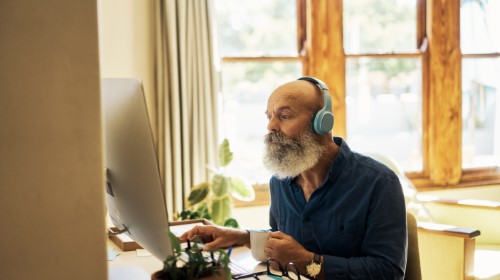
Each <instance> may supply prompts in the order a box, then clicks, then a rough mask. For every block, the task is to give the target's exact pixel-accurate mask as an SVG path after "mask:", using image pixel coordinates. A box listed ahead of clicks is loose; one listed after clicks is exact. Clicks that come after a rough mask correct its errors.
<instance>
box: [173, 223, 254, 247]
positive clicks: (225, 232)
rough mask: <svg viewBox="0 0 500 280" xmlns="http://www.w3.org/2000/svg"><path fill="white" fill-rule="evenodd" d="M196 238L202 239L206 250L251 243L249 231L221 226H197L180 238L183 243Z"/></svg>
mask: <svg viewBox="0 0 500 280" xmlns="http://www.w3.org/2000/svg"><path fill="white" fill-rule="evenodd" d="M196 238H200V239H201V240H202V241H203V243H205V246H204V248H205V249H218V248H226V247H229V246H233V245H248V244H249V243H250V237H249V236H248V232H247V231H244V230H238V229H233V228H228V227H221V226H195V227H194V228H192V229H191V230H189V231H187V232H185V233H184V234H182V235H181V236H179V239H180V240H181V241H182V242H184V241H186V240H187V239H189V240H195V239H196Z"/></svg>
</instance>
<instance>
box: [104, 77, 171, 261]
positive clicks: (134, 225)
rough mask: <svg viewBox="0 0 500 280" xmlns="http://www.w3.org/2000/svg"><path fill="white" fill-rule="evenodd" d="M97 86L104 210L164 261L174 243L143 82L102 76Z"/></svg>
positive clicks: (136, 240)
mask: <svg viewBox="0 0 500 280" xmlns="http://www.w3.org/2000/svg"><path fill="white" fill-rule="evenodd" d="M101 92H102V97H101V98H102V110H103V128H104V137H105V139H104V140H105V141H104V143H105V147H104V150H105V166H106V184H105V188H106V194H105V195H106V206H107V210H108V214H109V216H110V218H111V220H112V222H113V224H114V226H116V227H117V228H118V229H119V230H125V232H126V233H127V234H128V235H129V236H130V238H132V239H133V240H134V241H135V242H137V243H138V244H139V245H141V246H142V247H143V248H144V249H146V250H148V251H149V252H150V253H151V254H153V255H154V256H155V257H157V258H158V259H159V260H161V261H163V260H165V258H166V257H167V256H168V255H170V254H172V247H171V244H170V240H169V238H168V235H167V229H168V228H169V224H168V216H167V209H166V205H165V196H164V194H163V191H162V184H161V179H160V173H159V167H158V161H157V158H156V153H155V147H154V143H153V138H152V133H151V127H150V123H149V118H148V113H147V108H146V102H145V97H144V93H143V89H142V85H141V82H140V81H138V80H136V79H103V80H102V91H101Z"/></svg>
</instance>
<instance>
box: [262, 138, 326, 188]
mask: <svg viewBox="0 0 500 280" xmlns="http://www.w3.org/2000/svg"><path fill="white" fill-rule="evenodd" d="M264 142H265V144H266V149H265V153H264V159H263V160H264V166H265V167H266V168H267V169H268V170H269V171H271V172H273V173H275V175H276V177H278V178H279V179H285V178H291V177H296V176H298V175H299V174H300V173H302V172H304V171H306V170H308V169H310V168H312V167H313V166H315V165H316V164H317V163H318V161H319V159H320V157H321V156H322V155H323V153H324V152H325V151H326V147H324V146H321V144H319V143H318V141H317V140H316V139H315V138H314V136H313V134H312V133H310V132H307V133H303V134H301V135H300V136H299V137H297V138H295V139H294V138H290V137H287V136H284V135H283V134H281V133H279V132H275V133H269V134H267V135H266V136H265V140H264Z"/></svg>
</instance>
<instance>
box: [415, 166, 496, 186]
mask: <svg viewBox="0 0 500 280" xmlns="http://www.w3.org/2000/svg"><path fill="white" fill-rule="evenodd" d="M405 175H406V176H407V177H408V179H410V181H412V183H413V185H415V188H416V189H417V191H419V192H420V191H434V190H444V189H453V188H468V187H478V186H488V185H498V184H500V167H485V168H475V169H466V170H463V171H462V178H461V179H460V182H458V183H457V184H455V185H443V186H441V185H435V184H434V183H432V181H431V179H430V178H429V177H428V175H426V174H424V173H420V172H418V173H417V172H407V173H405Z"/></svg>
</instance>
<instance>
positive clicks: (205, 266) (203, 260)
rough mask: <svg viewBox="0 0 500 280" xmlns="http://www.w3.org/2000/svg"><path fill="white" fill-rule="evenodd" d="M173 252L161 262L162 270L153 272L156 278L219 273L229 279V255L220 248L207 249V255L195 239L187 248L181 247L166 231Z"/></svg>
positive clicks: (176, 277) (174, 278) (175, 278)
mask: <svg viewBox="0 0 500 280" xmlns="http://www.w3.org/2000/svg"><path fill="white" fill-rule="evenodd" d="M168 235H169V238H170V241H171V244H172V248H173V254H172V255H170V256H168V257H167V258H166V260H165V261H164V262H163V270H161V271H158V272H157V273H155V275H154V276H155V277H156V279H168V280H178V279H179V280H180V279H183V280H184V279H198V278H202V277H206V276H211V275H214V274H217V273H219V274H221V275H219V276H221V277H222V276H224V278H226V279H231V271H230V269H229V262H230V260H229V255H228V254H227V253H226V252H225V251H224V250H222V249H218V250H213V251H208V253H209V254H210V256H209V257H207V256H206V255H204V254H203V252H202V250H201V248H200V246H199V243H198V242H197V241H195V242H194V244H193V245H192V246H190V247H188V248H187V249H182V248H181V245H180V241H179V239H178V238H177V236H175V235H174V234H173V233H172V232H170V231H168ZM180 263H182V264H181V265H179V264H180Z"/></svg>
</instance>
